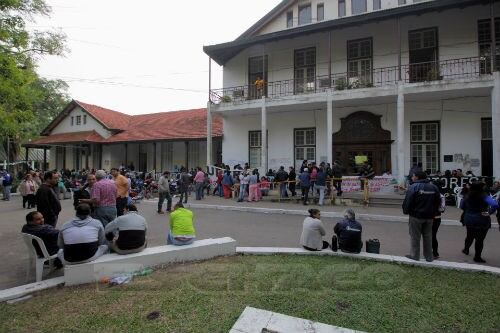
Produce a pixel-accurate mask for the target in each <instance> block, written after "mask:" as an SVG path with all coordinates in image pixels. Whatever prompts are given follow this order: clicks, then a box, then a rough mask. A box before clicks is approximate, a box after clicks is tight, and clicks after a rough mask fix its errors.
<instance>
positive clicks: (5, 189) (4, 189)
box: [3, 185, 12, 200]
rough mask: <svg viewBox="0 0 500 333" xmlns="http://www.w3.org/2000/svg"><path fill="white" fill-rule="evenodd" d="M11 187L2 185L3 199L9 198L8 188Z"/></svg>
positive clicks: (10, 186) (10, 187)
mask: <svg viewBox="0 0 500 333" xmlns="http://www.w3.org/2000/svg"><path fill="white" fill-rule="evenodd" d="M11 189H12V185H7V186H4V187H3V199H4V200H10V190H11Z"/></svg>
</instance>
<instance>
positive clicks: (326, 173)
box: [214, 160, 375, 206]
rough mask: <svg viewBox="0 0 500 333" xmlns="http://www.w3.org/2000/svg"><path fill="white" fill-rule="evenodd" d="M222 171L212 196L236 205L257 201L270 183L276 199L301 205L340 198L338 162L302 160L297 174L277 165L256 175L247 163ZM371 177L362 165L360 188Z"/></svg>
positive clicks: (267, 192) (340, 181)
mask: <svg viewBox="0 0 500 333" xmlns="http://www.w3.org/2000/svg"><path fill="white" fill-rule="evenodd" d="M221 168H222V170H219V171H218V173H217V181H216V187H215V190H214V194H215V193H219V195H220V196H223V197H224V198H226V199H230V198H237V199H238V202H243V201H245V199H246V201H249V202H251V201H259V200H261V199H262V198H263V197H264V196H267V195H268V194H269V191H270V188H271V186H272V184H278V187H279V196H280V199H284V198H295V197H297V198H299V197H298V195H299V194H298V190H299V191H300V200H301V201H302V203H303V204H304V205H308V204H309V203H310V202H311V201H313V202H317V203H318V204H319V205H320V206H323V205H324V203H325V197H327V196H329V195H330V194H331V192H332V191H334V192H335V193H336V195H337V196H342V176H343V174H344V172H343V168H342V166H341V165H340V163H339V162H338V161H335V162H334V163H333V165H330V163H325V162H321V163H320V164H319V165H317V164H316V163H315V162H310V161H307V160H304V161H303V163H302V165H301V167H300V169H299V170H298V172H297V171H296V170H295V168H294V167H293V166H290V167H288V169H287V170H285V167H284V166H280V167H279V169H278V170H277V171H274V170H272V169H269V171H268V172H267V173H266V174H265V175H264V176H262V177H261V176H260V174H259V171H258V169H251V168H250V166H249V165H248V163H246V164H245V166H244V167H242V166H241V165H239V164H238V165H235V166H234V168H233V169H232V170H231V169H230V167H229V166H225V165H222V166H221ZM374 176H375V172H374V171H373V168H372V167H371V165H370V164H369V163H368V162H365V163H363V164H362V165H361V166H360V168H359V179H360V183H361V188H362V189H363V188H364V185H365V183H366V181H367V180H369V179H372V178H373V177H374Z"/></svg>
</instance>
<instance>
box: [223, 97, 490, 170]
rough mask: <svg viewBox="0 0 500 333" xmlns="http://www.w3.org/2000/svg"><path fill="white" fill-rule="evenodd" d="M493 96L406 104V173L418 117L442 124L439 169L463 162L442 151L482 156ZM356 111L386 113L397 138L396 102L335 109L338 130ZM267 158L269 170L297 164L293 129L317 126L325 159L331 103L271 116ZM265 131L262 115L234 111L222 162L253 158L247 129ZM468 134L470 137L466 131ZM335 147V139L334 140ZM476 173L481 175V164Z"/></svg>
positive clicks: (320, 156) (319, 153)
mask: <svg viewBox="0 0 500 333" xmlns="http://www.w3.org/2000/svg"><path fill="white" fill-rule="evenodd" d="M490 105H491V104H490V98H487V97H470V98H460V99H454V100H438V101H418V102H416V101H415V102H407V103H406V104H405V133H406V138H405V140H406V145H405V151H406V152H407V155H406V156H405V172H407V171H408V170H409V169H410V164H411V161H410V123H411V122H415V121H439V122H440V147H439V150H440V170H443V171H444V170H447V169H456V168H461V169H464V171H465V170H466V169H467V165H464V164H463V163H454V162H452V163H445V162H444V158H443V155H455V154H463V155H464V156H465V155H467V154H468V155H469V158H470V159H479V160H481V118H484V117H491V106H490ZM356 111H368V112H371V113H374V114H377V115H381V116H382V117H381V125H382V128H383V129H385V130H389V131H391V139H392V140H395V139H396V134H397V133H396V104H395V103H389V104H379V105H370V106H362V107H343V108H338V107H335V108H334V110H333V131H334V133H335V132H337V131H339V130H340V124H341V118H344V117H347V116H348V115H350V114H351V113H353V112H356ZM267 124H268V132H269V138H268V148H269V151H268V162H269V168H272V169H277V168H278V167H279V166H280V165H285V166H290V165H293V163H294V161H293V158H294V152H293V147H294V144H293V133H294V128H304V127H316V161H321V160H326V156H327V143H326V142H327V137H326V102H325V109H323V110H315V111H303V112H300V111H299V112H280V113H269V114H268V120H267ZM253 130H260V114H259V115H246V116H243V115H232V116H231V115H229V116H225V117H224V139H223V162H224V163H226V164H229V165H234V164H238V163H240V164H243V163H245V162H247V161H248V132H249V131H253ZM464 134H466V135H464ZM333 144H334V145H335V142H333ZM391 162H392V170H393V171H394V172H395V171H396V170H397V155H396V143H395V142H394V143H393V144H392V151H391ZM472 171H473V172H474V173H475V174H477V175H479V174H481V166H479V167H473V168H472Z"/></svg>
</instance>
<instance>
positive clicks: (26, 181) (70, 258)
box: [2, 161, 500, 265]
mask: <svg viewBox="0 0 500 333" xmlns="http://www.w3.org/2000/svg"><path fill="white" fill-rule="evenodd" d="M222 167H223V168H221V169H220V170H218V171H217V179H216V181H215V182H213V183H212V185H214V187H213V188H211V187H210V181H209V180H208V179H209V178H208V174H207V173H206V172H204V171H203V170H202V169H201V168H196V169H192V170H190V171H188V170H187V169H186V168H182V169H181V172H180V173H177V174H172V173H170V172H169V171H165V172H163V173H162V175H161V177H160V178H159V180H158V181H157V182H156V183H155V182H154V180H153V177H152V176H151V175H147V174H143V175H142V176H137V175H134V174H133V173H132V172H131V171H130V170H127V169H120V168H113V169H111V170H110V171H109V172H106V171H104V170H82V171H80V172H74V171H72V172H69V171H65V170H62V171H61V172H58V171H48V172H45V173H42V172H40V171H33V170H30V171H28V172H27V173H26V174H24V175H22V176H21V178H22V181H21V182H20V184H19V193H20V194H21V195H22V197H23V200H22V204H23V208H28V209H30V210H31V209H34V208H36V210H34V211H30V212H29V213H28V214H27V215H26V225H24V226H23V228H22V232H23V233H29V234H32V235H35V236H38V237H40V238H41V239H42V240H43V241H44V243H45V246H46V248H47V250H48V252H49V253H50V254H55V253H58V258H59V259H60V263H61V265H62V264H74V263H82V262H87V261H92V260H95V259H96V258H98V257H100V256H101V255H102V254H104V253H107V252H109V251H112V252H115V253H118V254H129V253H134V252H139V251H142V250H143V249H145V248H146V247H147V221H146V219H145V218H144V217H143V216H142V215H141V214H140V213H139V211H138V209H137V206H136V205H135V204H134V201H133V200H131V192H132V187H133V186H134V185H133V184H134V182H135V183H136V184H137V183H142V184H146V183H149V184H153V183H155V185H156V186H157V188H158V207H157V211H158V213H159V214H165V212H168V213H169V222H170V224H169V233H168V235H167V237H166V242H167V244H174V245H185V244H191V243H192V242H193V241H194V239H195V237H196V233H195V229H194V223H193V222H194V215H193V212H191V211H190V210H188V209H186V208H184V205H183V203H184V204H185V203H187V201H188V197H189V196H190V192H191V191H194V192H195V197H196V200H201V199H202V198H203V197H204V195H205V194H204V193H205V190H206V192H207V194H209V193H212V194H214V195H216V194H217V195H219V196H223V197H225V198H231V197H233V196H234V197H235V198H237V199H238V201H240V202H241V201H244V200H247V201H259V200H260V199H261V198H262V197H263V196H266V195H267V194H268V193H269V190H270V186H271V183H277V184H278V186H279V193H280V197H283V198H284V197H287V196H291V197H294V196H297V195H298V194H297V187H296V185H298V186H299V188H300V191H301V194H302V196H301V200H302V202H303V204H304V205H307V204H308V201H309V195H310V194H311V193H312V197H313V198H314V197H315V196H317V197H318V201H317V202H318V204H319V205H320V206H321V205H323V204H324V198H325V195H326V194H327V192H328V191H329V190H334V191H336V192H337V195H341V194H342V183H341V179H342V169H341V167H340V166H339V164H338V163H337V162H335V163H334V164H333V166H330V165H329V164H327V163H321V164H319V165H318V166H316V164H315V163H313V162H311V163H309V162H307V161H304V163H303V164H302V166H301V167H300V170H298V173H297V172H296V171H295V169H294V168H293V167H289V168H288V170H285V168H284V167H283V166H282V167H280V168H279V170H278V171H277V172H273V171H272V170H269V172H268V173H267V174H266V175H265V176H262V177H261V176H260V175H259V171H258V170H257V169H253V170H252V169H251V168H250V167H249V166H248V164H246V165H245V166H244V167H241V166H240V165H237V166H235V167H234V169H233V170H231V169H230V168H229V167H228V166H222ZM410 174H411V177H410V179H409V181H408V187H407V190H406V197H405V200H404V203H403V213H404V214H407V215H409V234H410V240H411V241H410V254H409V255H407V257H408V258H410V259H413V260H419V259H420V246H421V240H422V241H423V243H422V244H423V256H424V258H425V260H427V261H429V262H430V261H433V260H435V259H437V258H439V256H440V255H439V243H438V239H437V238H438V237H437V234H438V230H439V227H440V224H441V214H442V213H443V212H444V211H445V209H446V202H445V196H444V195H443V193H442V189H441V188H440V187H439V184H437V183H436V181H435V180H434V181H433V180H431V179H430V178H429V177H428V174H427V173H425V172H423V171H421V170H420V169H418V168H415V169H412V170H410ZM457 175H458V174H457ZM372 176H373V169H372V168H371V167H370V166H369V164H367V163H365V164H364V166H363V168H362V174H361V175H360V179H362V180H363V178H365V179H369V178H370V177H372ZM2 182H3V183H2V185H3V187H4V188H6V187H8V186H10V185H9V184H12V177H11V176H10V174H8V173H3V174H2ZM327 182H329V183H330V184H332V185H333V186H332V187H331V188H330V187H329V186H327V185H326V184H327ZM68 188H69V189H71V191H72V192H73V200H74V201H73V204H74V209H75V216H74V218H72V219H71V220H69V221H65V223H64V224H62V226H61V228H59V229H57V228H56V225H57V223H58V219H59V214H60V212H61V204H60V200H61V197H60V194H61V193H65V191H67V189H68ZM492 191H493V192H492ZM498 191H500V184H499V183H498V182H495V183H494V184H493V186H491V187H489V188H488V187H487V186H486V185H485V184H484V183H481V182H472V183H470V184H468V185H467V186H465V187H464V189H463V190H462V193H461V195H462V196H463V200H462V201H461V203H460V208H461V209H462V210H463V214H462V217H461V222H462V223H463V225H464V226H465V227H466V230H467V235H466V238H465V241H464V248H463V250H462V252H463V253H464V254H466V255H468V254H469V252H470V248H471V246H472V244H473V243H475V251H474V261H476V262H479V263H483V262H485V261H484V259H483V258H482V251H483V247H484V239H485V237H486V235H487V233H488V230H489V229H490V228H491V215H492V214H494V213H495V212H497V219H499V218H500V216H499V213H498V206H499V203H498V201H497V200H498V199H497V200H494V199H493V197H492V196H491V193H498ZM175 197H178V199H179V201H178V203H176V204H175V205H173V199H174V198H175ZM9 199H10V197H9V198H6V200H9ZM165 201H166V202H167V207H166V210H163V207H164V203H165ZM172 205H173V207H172ZM308 212H309V216H308V217H307V218H306V219H305V220H304V223H303V230H302V235H301V237H300V244H301V246H303V247H304V248H305V249H307V250H310V251H318V250H323V249H325V248H328V247H330V248H331V249H332V250H334V251H336V250H337V249H340V250H341V251H344V252H349V253H359V252H360V251H361V249H362V247H363V243H362V237H361V236H362V225H361V224H360V223H359V222H358V221H357V220H356V216H355V212H354V211H353V210H352V209H348V210H346V211H345V213H344V219H343V220H342V221H340V222H338V223H337V224H336V225H335V228H334V230H333V236H332V237H331V241H330V239H329V241H330V242H327V241H325V240H324V237H325V236H326V230H325V228H324V226H323V224H322V222H321V220H320V216H321V213H320V211H319V210H318V209H310V210H309V211H308ZM35 247H36V245H35ZM37 252H39V254H41V252H40V249H37Z"/></svg>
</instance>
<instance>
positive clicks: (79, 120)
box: [76, 116, 82, 126]
mask: <svg viewBox="0 0 500 333" xmlns="http://www.w3.org/2000/svg"><path fill="white" fill-rule="evenodd" d="M81 124H82V116H76V126H80V125H81Z"/></svg>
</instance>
